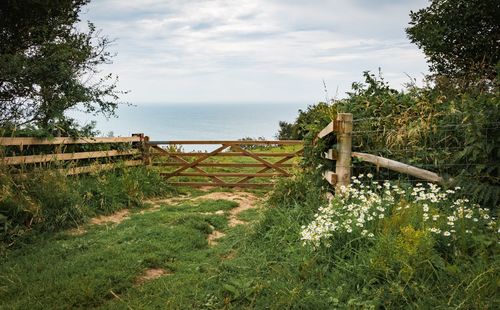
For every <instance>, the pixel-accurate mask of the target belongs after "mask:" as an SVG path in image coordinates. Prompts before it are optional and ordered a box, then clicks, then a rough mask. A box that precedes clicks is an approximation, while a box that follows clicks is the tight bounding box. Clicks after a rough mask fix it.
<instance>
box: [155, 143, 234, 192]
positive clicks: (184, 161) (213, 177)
mask: <svg viewBox="0 0 500 310" xmlns="http://www.w3.org/2000/svg"><path fill="white" fill-rule="evenodd" d="M152 148H154V149H155V150H157V151H160V152H161V153H164V154H166V155H168V156H169V157H171V158H173V159H175V160H177V161H178V162H181V163H183V164H190V162H189V161H187V160H185V159H184V158H182V157H180V156H177V155H172V154H170V153H169V152H167V151H165V150H164V149H162V148H161V147H159V146H157V145H154V146H152ZM192 169H194V170H196V171H198V172H200V173H203V174H207V172H206V171H205V170H203V169H201V168H198V167H197V166H194V167H192ZM207 177H208V178H211V179H212V180H214V181H215V183H219V184H225V183H226V182H224V181H223V180H222V179H220V178H218V177H216V176H207ZM167 178H169V177H167Z"/></svg>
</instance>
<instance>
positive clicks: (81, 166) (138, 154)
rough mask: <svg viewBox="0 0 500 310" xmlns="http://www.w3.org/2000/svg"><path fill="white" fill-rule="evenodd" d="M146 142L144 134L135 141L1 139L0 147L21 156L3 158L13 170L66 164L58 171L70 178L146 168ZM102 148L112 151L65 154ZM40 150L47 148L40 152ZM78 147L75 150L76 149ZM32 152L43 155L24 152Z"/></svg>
mask: <svg viewBox="0 0 500 310" xmlns="http://www.w3.org/2000/svg"><path fill="white" fill-rule="evenodd" d="M143 140H144V135H143V134H135V135H132V136H131V137H107V138H96V137H89V138H72V137H57V138H52V139H42V138H36V137H15V138H14V137H0V147H1V148H3V149H4V151H5V150H6V149H8V148H9V150H10V151H9V153H12V152H13V153H17V154H16V155H9V156H5V155H3V156H0V165H3V166H6V167H10V168H16V167H21V168H22V170H23V171H24V170H26V169H27V170H29V169H30V167H32V166H33V165H35V164H50V163H63V162H66V163H68V165H67V166H68V167H66V168H58V169H57V170H58V171H59V172H61V173H63V174H66V175H75V174H81V173H90V172H96V171H101V170H110V169H114V168H115V167H117V166H127V167H130V166H138V165H142V164H143V160H142V153H143V151H142V144H143ZM98 144H101V145H103V144H108V145H109V146H108V147H109V148H111V149H109V150H95V151H83V150H82V151H74V152H65V150H66V146H68V145H73V146H75V147H76V148H77V149H78V148H79V149H85V148H88V147H87V146H86V145H98ZM78 145H79V146H78ZM50 146H51V147H53V149H52V150H47V147H50ZM40 147H44V148H43V149H39V148H40ZM75 147H73V148H72V149H75ZM28 149H29V150H30V152H32V153H33V152H35V153H36V152H39V153H41V154H30V155H24V154H23V151H26V150H28ZM15 150H17V151H15ZM0 151H2V149H0ZM24 153H25V152H24ZM0 155H1V153H0ZM100 159H106V160H109V161H112V162H105V163H103V162H102V160H100ZM118 159H119V161H118ZM92 160H93V161H92ZM99 160H100V161H99Z"/></svg>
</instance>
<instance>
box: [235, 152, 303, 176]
mask: <svg viewBox="0 0 500 310" xmlns="http://www.w3.org/2000/svg"><path fill="white" fill-rule="evenodd" d="M303 151H304V149H300V150H298V151H297V152H295V153H293V154H290V155H287V156H285V157H283V158H282V159H280V160H278V161H277V162H275V163H274V164H275V165H278V164H282V163H284V162H287V161H288V160H290V159H292V158H294V157H296V156H300V154H302V152H303ZM271 169H273V168H272V167H269V166H268V167H266V168H263V169H261V170H259V171H257V173H264V172H266V171H269V170H271ZM288 175H289V174H288ZM253 178H254V177H245V178H243V179H241V180H239V181H238V182H236V183H245V182H246V181H248V180H250V179H253Z"/></svg>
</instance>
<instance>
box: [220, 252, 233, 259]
mask: <svg viewBox="0 0 500 310" xmlns="http://www.w3.org/2000/svg"><path fill="white" fill-rule="evenodd" d="M235 257H236V251H234V250H231V251H229V252H228V253H227V254H224V255H222V259H223V260H228V259H233V258H235Z"/></svg>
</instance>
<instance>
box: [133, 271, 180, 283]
mask: <svg viewBox="0 0 500 310" xmlns="http://www.w3.org/2000/svg"><path fill="white" fill-rule="evenodd" d="M173 274H174V273H173V272H171V271H170V270H166V269H163V268H151V269H148V270H146V271H144V273H142V274H141V275H140V276H138V277H137V279H136V280H135V284H136V285H141V284H144V283H145V282H147V281H151V280H154V279H157V278H159V277H162V276H169V275H173Z"/></svg>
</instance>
